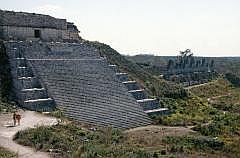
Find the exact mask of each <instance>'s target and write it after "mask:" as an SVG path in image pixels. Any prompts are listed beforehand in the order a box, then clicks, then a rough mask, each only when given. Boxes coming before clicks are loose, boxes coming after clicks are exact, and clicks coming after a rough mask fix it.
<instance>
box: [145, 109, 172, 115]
mask: <svg viewBox="0 0 240 158" xmlns="http://www.w3.org/2000/svg"><path fill="white" fill-rule="evenodd" d="M144 112H145V113H147V114H148V115H169V114H170V110H169V109H168V108H157V109H153V110H147V111H144Z"/></svg>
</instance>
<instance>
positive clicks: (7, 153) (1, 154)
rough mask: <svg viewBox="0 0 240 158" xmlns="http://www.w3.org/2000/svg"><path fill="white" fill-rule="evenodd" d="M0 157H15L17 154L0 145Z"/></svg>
mask: <svg viewBox="0 0 240 158" xmlns="http://www.w3.org/2000/svg"><path fill="white" fill-rule="evenodd" d="M0 157H1V158H17V155H16V154H14V153H12V152H10V151H8V150H6V149H4V148H2V147H0Z"/></svg>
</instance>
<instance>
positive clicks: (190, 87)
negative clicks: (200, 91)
mask: <svg viewBox="0 0 240 158" xmlns="http://www.w3.org/2000/svg"><path fill="white" fill-rule="evenodd" d="M209 83H212V82H207V83H202V84H197V85H193V86H189V87H186V88H184V89H189V90H190V89H192V88H196V87H201V86H205V85H207V84H209Z"/></svg>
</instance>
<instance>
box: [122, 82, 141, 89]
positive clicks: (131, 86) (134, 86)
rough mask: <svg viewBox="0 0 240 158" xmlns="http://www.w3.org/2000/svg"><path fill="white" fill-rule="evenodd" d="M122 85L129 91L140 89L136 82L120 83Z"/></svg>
mask: <svg viewBox="0 0 240 158" xmlns="http://www.w3.org/2000/svg"><path fill="white" fill-rule="evenodd" d="M122 83H123V84H124V85H125V86H126V87H127V89H128V90H129V91H131V90H138V89H140V87H139V85H138V84H137V82H136V81H126V82H122Z"/></svg>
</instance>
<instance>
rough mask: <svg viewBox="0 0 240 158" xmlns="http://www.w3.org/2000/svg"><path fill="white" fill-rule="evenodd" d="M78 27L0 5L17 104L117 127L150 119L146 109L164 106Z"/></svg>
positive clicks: (2, 34)
mask: <svg viewBox="0 0 240 158" xmlns="http://www.w3.org/2000/svg"><path fill="white" fill-rule="evenodd" d="M78 33H79V31H78V29H77V27H76V26H75V25H74V24H73V23H69V22H67V21H66V20H65V19H56V18H54V17H51V16H48V15H40V14H32V13H23V12H9V11H0V38H1V39H3V40H4V45H5V47H6V50H7V54H8V56H9V62H10V65H11V74H12V77H13V91H14V93H15V94H16V102H17V103H18V104H19V105H20V106H21V107H24V108H26V109H30V110H36V111H51V110H53V109H55V107H57V108H58V109H61V110H62V111H63V113H64V114H65V115H66V116H67V117H69V118H72V119H75V120H78V121H81V122H85V123H90V124H97V125H101V126H113V127H117V128H131V127H137V126H143V125H147V124H150V123H151V119H150V118H149V116H148V115H149V114H154V113H158V114H159V113H160V114H161V113H164V112H166V111H167V109H164V108H161V107H160V105H159V101H158V100H157V99H149V98H148V96H147V94H146V92H145V91H144V89H142V88H141V87H140V86H139V85H138V83H137V82H136V81H131V80H130V81H129V79H128V74H126V73H122V72H120V71H119V70H118V68H117V67H116V65H112V64H110V63H108V61H107V59H106V58H104V57H102V56H101V55H100V53H99V51H98V50H96V48H94V47H91V46H89V45H88V44H87V43H86V42H84V41H83V40H81V38H80V37H79V35H78Z"/></svg>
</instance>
